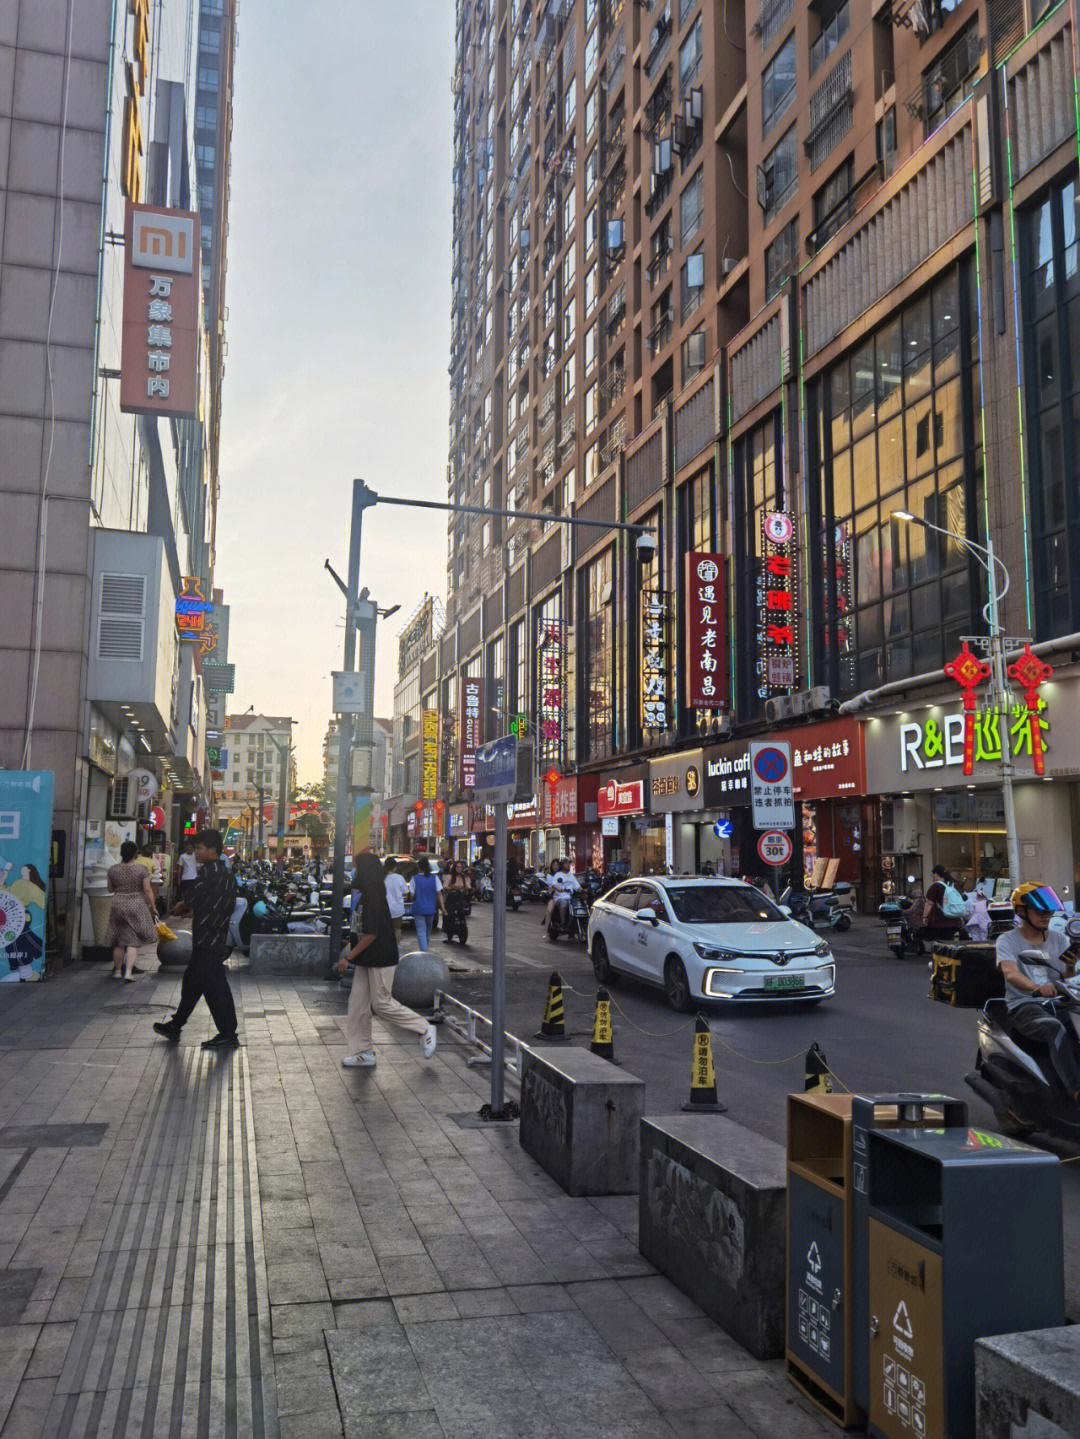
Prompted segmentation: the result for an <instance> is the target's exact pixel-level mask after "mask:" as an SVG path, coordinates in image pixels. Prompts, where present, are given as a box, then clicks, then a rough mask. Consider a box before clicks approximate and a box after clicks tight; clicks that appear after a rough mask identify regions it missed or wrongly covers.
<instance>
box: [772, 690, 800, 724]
mask: <svg viewBox="0 0 1080 1439" xmlns="http://www.w3.org/2000/svg"><path fill="white" fill-rule="evenodd" d="M794 713H795V702H794V700H793V698H792V696H791V695H777V696H776V698H775V699H770V700H766V701H765V718H766V719H767V720H768V722H769V723H770V724H779V723H780V722H781V721H782V720H789V719H791V718H792V716H793V715H794Z"/></svg>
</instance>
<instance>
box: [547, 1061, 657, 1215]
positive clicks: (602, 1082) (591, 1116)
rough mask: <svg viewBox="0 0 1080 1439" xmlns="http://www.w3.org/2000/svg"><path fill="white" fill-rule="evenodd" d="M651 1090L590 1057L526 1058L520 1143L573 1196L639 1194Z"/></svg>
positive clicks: (611, 1065) (633, 1078) (624, 1073)
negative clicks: (644, 1116)
mask: <svg viewBox="0 0 1080 1439" xmlns="http://www.w3.org/2000/svg"><path fill="white" fill-rule="evenodd" d="M644 1104H645V1083H644V1081H643V1080H641V1079H637V1078H635V1076H634V1075H632V1074H627V1073H626V1072H625V1070H622V1069H619V1068H617V1067H616V1066H615V1065H614V1064H611V1063H610V1062H609V1061H608V1060H606V1059H601V1058H600V1056H599V1055H598V1054H593V1053H591V1051H589V1050H588V1049H578V1048H574V1047H571V1046H565V1047H561V1048H558V1049H556V1048H555V1047H554V1046H552V1045H548V1046H546V1047H537V1048H535V1049H525V1050H523V1051H522V1068H521V1125H520V1128H519V1136H518V1137H519V1141H520V1144H521V1147H522V1149H524V1150H525V1152H526V1154H529V1155H531V1156H532V1158H533V1159H535V1160H536V1161H537V1163H538V1164H540V1165H541V1166H542V1167H543V1168H544V1169H546V1170H547V1172H548V1173H549V1174H550V1175H551V1177H552V1179H554V1180H555V1181H556V1182H557V1183H558V1184H561V1185H562V1187H563V1188H564V1189H565V1190H566V1192H567V1194H573V1195H585V1194H633V1193H635V1191H636V1190H637V1186H638V1135H639V1130H640V1125H641V1114H642V1110H643V1108H644Z"/></svg>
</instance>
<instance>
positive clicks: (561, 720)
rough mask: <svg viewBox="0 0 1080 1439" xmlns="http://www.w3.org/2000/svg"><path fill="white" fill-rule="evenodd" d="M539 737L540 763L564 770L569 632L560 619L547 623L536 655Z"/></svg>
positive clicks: (542, 631)
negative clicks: (567, 634) (567, 641)
mask: <svg viewBox="0 0 1080 1439" xmlns="http://www.w3.org/2000/svg"><path fill="white" fill-rule="evenodd" d="M536 683H537V691H538V694H537V699H538V701H539V703H538V706H537V708H538V710H539V716H540V734H539V744H538V748H537V756H536V758H537V763H538V764H539V765H540V767H541V769H542V768H543V767H544V766H545V765H546V766H549V767H552V768H554V769H561V768H562V766H563V764H564V763H565V760H566V630H565V629H564V627H563V624H562V622H561V621H559V620H548V621H544V622H543V624H542V627H541V631H540V646H539V652H538V655H537V670H536Z"/></svg>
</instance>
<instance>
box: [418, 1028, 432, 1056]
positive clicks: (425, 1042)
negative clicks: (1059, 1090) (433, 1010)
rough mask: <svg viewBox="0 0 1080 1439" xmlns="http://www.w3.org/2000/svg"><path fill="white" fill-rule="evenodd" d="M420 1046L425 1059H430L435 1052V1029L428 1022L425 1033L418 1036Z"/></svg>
mask: <svg viewBox="0 0 1080 1439" xmlns="http://www.w3.org/2000/svg"><path fill="white" fill-rule="evenodd" d="M420 1048H421V1049H422V1050H423V1053H424V1058H425V1059H430V1058H431V1056H432V1055H433V1054H434V1053H435V1031H434V1029H432V1027H431V1025H430V1024H429V1025H428V1027H427V1030H426V1031H425V1033H423V1034H422V1035H421V1036H420Z"/></svg>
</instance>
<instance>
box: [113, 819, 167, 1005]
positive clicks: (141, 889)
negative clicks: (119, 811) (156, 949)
mask: <svg viewBox="0 0 1080 1439" xmlns="http://www.w3.org/2000/svg"><path fill="white" fill-rule="evenodd" d="M138 852H139V847H138V845H137V844H135V842H134V840H130V839H128V840H125V841H124V843H123V844H122V845H121V846H120V863H119V864H114V865H113V867H112V868H111V869H110V870H109V873H108V876H107V879H108V884H109V893H110V894H111V895H112V897H113V899H112V908H111V909H110V911H109V928H108V930H107V932H106V935H105V943H106V944H109V945H112V952H113V978H114V979H127V980H130V981H131V982H132V983H134V980H135V976H134V974H133V973H132V971H133V970H134V968H135V956H136V954H137V952H138V948H139V945H141V944H152V943H153V942H154V940H155V939H157V905H156V903H155V901H154V891H153V889H152V888H151V885H150V876H149V874H147V872H146V870H145V868H144V867H143V866H142V865H141V864H135V863H134V859H135V856H136V855H137V854H138Z"/></svg>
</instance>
